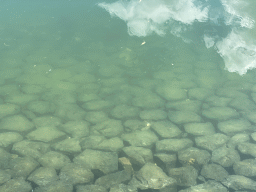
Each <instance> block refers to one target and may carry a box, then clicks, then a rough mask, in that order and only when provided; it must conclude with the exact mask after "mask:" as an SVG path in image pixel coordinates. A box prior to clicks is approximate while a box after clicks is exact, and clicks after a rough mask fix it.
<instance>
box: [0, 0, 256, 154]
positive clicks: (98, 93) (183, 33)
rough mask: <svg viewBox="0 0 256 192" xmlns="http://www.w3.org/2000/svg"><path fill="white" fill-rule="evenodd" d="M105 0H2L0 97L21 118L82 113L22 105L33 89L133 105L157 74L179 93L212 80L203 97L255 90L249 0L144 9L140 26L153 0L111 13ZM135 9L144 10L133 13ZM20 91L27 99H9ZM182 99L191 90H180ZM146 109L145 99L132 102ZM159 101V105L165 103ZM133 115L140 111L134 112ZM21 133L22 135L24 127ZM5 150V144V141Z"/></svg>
mask: <svg viewBox="0 0 256 192" xmlns="http://www.w3.org/2000/svg"><path fill="white" fill-rule="evenodd" d="M114 2H115V1H112V2H108V3H109V4H100V5H101V7H100V6H98V3H102V2H101V1H99V2H95V1H92V0H89V1H82V0H62V1H58V0H56V1H32V0H31V1H18V0H13V1H7V0H2V1H1V2H0V13H1V15H0V66H1V67H0V99H1V103H2V104H5V103H13V104H15V105H18V106H19V107H21V109H22V110H21V112H20V114H22V115H24V116H26V117H27V118H28V119H29V120H30V121H33V119H34V118H36V117H40V116H44V115H52V116H57V117H59V118H61V119H62V121H63V123H66V122H67V121H69V120H81V119H83V118H84V117H73V119H72V117H67V116H65V115H63V114H62V113H61V112H59V113H58V112H52V113H51V112H49V113H44V114H39V113H36V112H35V113H34V114H30V113H27V111H29V110H28V109H27V106H28V104H29V102H31V100H30V99H29V98H30V97H31V95H34V96H36V99H34V100H38V101H49V102H51V103H53V104H54V105H56V107H57V108H58V107H59V106H61V105H62V104H70V103H71V104H76V105H77V106H79V107H80V108H83V104H84V103H86V102H84V100H83V99H81V97H82V96H83V95H84V94H88V95H90V94H92V95H94V97H95V98H93V100H94V99H95V100H97V99H99V98H100V99H101V100H106V101H110V102H111V107H109V108H107V109H100V110H99V111H104V112H105V113H106V114H107V115H108V116H109V117H110V118H113V117H112V116H111V110H112V109H113V108H114V107H115V106H117V105H120V104H126V105H131V106H132V105H133V98H134V97H138V95H141V94H142V93H143V94H145V97H146V95H147V94H151V93H152V94H155V93H156V89H157V88H158V87H160V86H162V85H166V84H168V85H170V86H171V87H174V88H179V89H184V90H186V91H187V92H188V93H189V91H190V89H194V88H204V89H207V90H211V91H212V95H209V96H208V97H211V96H222V97H230V98H239V96H237V95H236V93H243V94H245V95H247V98H248V100H249V101H251V102H254V101H255V100H256V99H255V98H254V97H253V94H255V92H256V85H255V83H256V78H255V69H254V68H256V54H255V52H256V44H255V42H256V41H255V38H256V36H255V34H256V33H255V27H254V26H253V24H254V19H255V18H256V15H255V11H254V10H255V2H254V1H253V0H246V1H245V0H244V1H243V2H246V3H247V4H248V5H247V6H243V7H242V8H241V7H239V5H231V4H232V2H233V1H230V2H229V3H230V4H228V5H227V6H228V8H230V9H228V8H227V7H225V6H223V4H224V3H225V1H224V0H223V1H219V2H217V1H210V0H209V1H203V0H202V1H198V2H195V5H198V6H199V5H202V7H201V9H200V10H198V13H196V14H195V15H194V16H195V18H193V17H192V16H190V15H187V17H182V18H181V17H179V16H182V14H183V13H180V12H179V11H177V10H176V12H175V11H174V12H173V13H172V15H171V16H170V15H169V16H168V15H167V16H166V15H161V14H160V16H158V15H154V14H152V15H151V18H150V19H149V20H150V22H151V24H150V26H146V27H145V28H144V27H143V26H144V21H145V19H148V18H147V15H148V13H152V12H153V10H152V9H153V8H154V7H156V6H155V5H156V1H153V0H152V1H148V2H149V3H145V5H144V7H143V8H140V7H139V8H138V9H137V10H136V14H134V15H132V16H131V15H129V14H128V13H127V15H122V14H121V16H120V15H119V12H115V11H117V9H116V7H114V8H113V9H112V7H111V5H113V4H111V3H114ZM132 2H133V3H135V4H130V3H131V2H129V1H125V2H119V3H120V4H119V5H120V6H121V7H119V8H124V10H126V11H127V10H128V9H132V8H135V9H136V6H137V3H138V1H132ZM144 2H145V1H144V0H141V3H144ZM234 2H235V1H234ZM241 2H242V1H241ZM172 3H174V2H172V1H171V0H170V1H161V3H159V4H161V5H166V7H164V9H165V8H167V9H168V8H170V6H172ZM122 6H123V7H122ZM133 6H134V7H133ZM232 6H233V7H232ZM207 7H211V9H210V8H209V9H207V10H208V11H209V12H208V14H209V15H207V16H205V15H203V14H202V15H201V17H199V16H198V14H199V13H200V14H201V13H202V12H203V10H204V8H205V9H206V8H207ZM231 7H232V8H233V9H231ZM238 7H239V9H238ZM161 8H162V7H161ZM228 10H229V11H230V12H231V13H229V12H228ZM141 11H144V13H143V14H142V15H140V13H141ZM160 11H161V10H160ZM205 11H206V10H205ZM232 11H233V12H232ZM185 12H186V10H185ZM110 13H111V14H112V16H111V14H110ZM163 13H166V14H169V13H168V11H166V12H163ZM175 13H176V15H175ZM156 14H157V13H156ZM179 14H180V15H179ZM183 16H184V15H183ZM174 18H176V20H175V19H174ZM246 18H247V19H248V20H249V21H248V20H247V21H248V22H249V24H248V23H246V21H245V20H246ZM154 19H155V20H154ZM243 19H244V20H243ZM228 21H229V23H228ZM243 22H244V23H243ZM250 24H252V25H250ZM148 27H149V28H150V29H149V28H148ZM220 90H230V92H231V95H229V96H228V94H224V95H221V94H219V95H218V93H219V91H220ZM232 94H234V95H232ZM63 95H64V97H63V98H64V99H63V98H62V100H61V99H60V98H61V96H63ZM21 96H22V98H23V97H24V98H26V97H28V99H27V100H26V99H24V100H22V101H21V100H19V99H17V100H15V99H13V100H12V99H11V98H14V97H15V98H16V97H21ZM186 99H192V100H193V99H194V98H192V97H190V95H189V94H188V95H187V98H186ZM243 99H244V97H241V101H242V100H243ZM32 100H33V99H32ZM199 100H200V99H199ZM165 102H166V103H167V102H168V101H165ZM200 102H201V104H202V107H201V109H200V111H199V112H198V114H199V115H201V113H202V111H201V110H203V108H204V107H206V108H207V105H209V103H207V102H205V100H204V99H202V100H200ZM216 105H217V104H216ZM226 106H229V105H228V103H227V104H226ZM208 107H209V106H208ZM234 108H235V109H236V110H237V111H238V112H239V113H240V116H241V117H242V115H243V114H244V113H246V112H248V111H247V110H246V109H244V108H241V107H240V106H239V107H237V108H236V107H234ZM145 109H148V108H147V107H145V108H143V107H141V108H139V110H145ZM161 109H163V110H164V111H166V112H168V109H166V108H165V107H161ZM82 110H83V111H84V112H85V113H86V112H88V111H90V110H88V109H84V108H83V109H82ZM250 112H251V110H250ZM74 113H75V112H74ZM133 118H134V119H139V120H141V119H140V118H139V116H136V117H133ZM127 119H129V118H127ZM127 119H121V120H122V122H125V120H127ZM142 121H144V120H142ZM214 123H215V124H216V122H214ZM179 126H180V127H181V129H183V126H182V125H179ZM6 131H8V130H1V132H2V133H3V132H6ZM18 132H19V131H18ZM21 134H22V135H23V136H24V138H25V137H26V134H27V133H23V132H22V133H21ZM6 150H9V152H11V150H10V149H9V148H6Z"/></svg>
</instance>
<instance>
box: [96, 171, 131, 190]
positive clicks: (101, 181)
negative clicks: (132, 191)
mask: <svg viewBox="0 0 256 192" xmlns="http://www.w3.org/2000/svg"><path fill="white" fill-rule="evenodd" d="M130 180H131V174H130V173H128V172H127V171H125V170H123V171H118V172H116V173H111V174H108V175H105V176H102V177H100V178H98V179H97V180H96V181H95V184H96V185H100V186H103V187H104V188H106V189H109V188H110V187H113V186H116V185H118V184H121V183H127V182H128V181H130Z"/></svg>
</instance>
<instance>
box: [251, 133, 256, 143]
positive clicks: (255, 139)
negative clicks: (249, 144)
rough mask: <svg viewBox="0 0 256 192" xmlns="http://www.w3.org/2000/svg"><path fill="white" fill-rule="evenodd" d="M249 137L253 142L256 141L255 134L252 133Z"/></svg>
mask: <svg viewBox="0 0 256 192" xmlns="http://www.w3.org/2000/svg"><path fill="white" fill-rule="evenodd" d="M251 137H252V139H253V140H254V141H256V132H254V133H252V134H251Z"/></svg>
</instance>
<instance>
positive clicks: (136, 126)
mask: <svg viewBox="0 0 256 192" xmlns="http://www.w3.org/2000/svg"><path fill="white" fill-rule="evenodd" d="M124 126H125V129H126V130H128V132H133V131H135V130H141V129H143V128H145V127H147V122H145V121H141V120H137V119H130V120H127V121H125V122H124Z"/></svg>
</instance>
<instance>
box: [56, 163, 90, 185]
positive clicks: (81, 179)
mask: <svg viewBox="0 0 256 192" xmlns="http://www.w3.org/2000/svg"><path fill="white" fill-rule="evenodd" d="M59 176H60V180H61V181H63V182H65V183H71V184H72V185H76V184H84V183H90V182H92V181H93V179H94V174H93V173H92V172H91V170H90V169H88V168H86V167H85V166H81V165H78V164H75V163H69V164H67V165H65V166H64V167H62V168H61V170H60V174H59Z"/></svg>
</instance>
